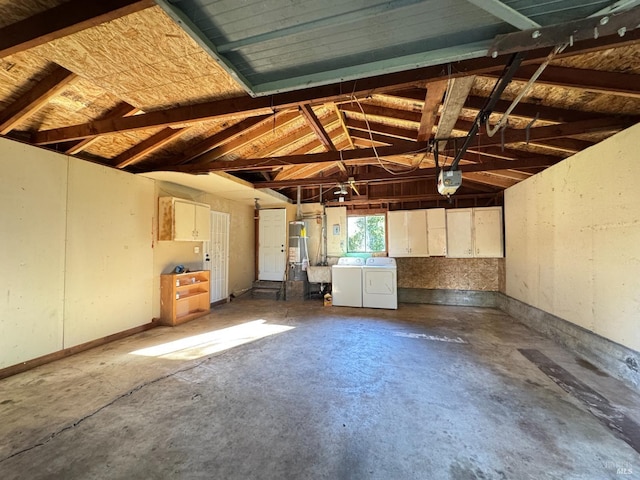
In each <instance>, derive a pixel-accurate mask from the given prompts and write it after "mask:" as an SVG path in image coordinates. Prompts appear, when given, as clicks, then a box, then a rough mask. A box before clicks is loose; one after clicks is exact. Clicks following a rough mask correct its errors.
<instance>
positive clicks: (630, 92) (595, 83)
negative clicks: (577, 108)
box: [489, 65, 640, 98]
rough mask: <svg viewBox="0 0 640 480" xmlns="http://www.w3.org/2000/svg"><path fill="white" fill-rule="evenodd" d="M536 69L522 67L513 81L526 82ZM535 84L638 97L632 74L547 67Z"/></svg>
mask: <svg viewBox="0 0 640 480" xmlns="http://www.w3.org/2000/svg"><path fill="white" fill-rule="evenodd" d="M537 69H538V66H537V65H525V66H522V67H520V68H519V69H518V71H517V72H516V74H515V75H514V77H513V79H514V80H520V81H523V82H527V81H529V79H530V78H531V76H532V75H533V73H534V72H535V71H536V70H537ZM489 76H494V75H489ZM536 83H538V84H546V85H552V86H555V87H565V88H573V89H578V90H586V91H588V92H598V93H608V94H611V95H621V96H625V97H634V98H638V97H640V75H637V74H633V73H620V72H606V71H602V70H587V69H583V68H572V67H557V66H554V65H549V66H547V68H545V70H544V72H542V74H541V75H540V77H538V79H537V80H536Z"/></svg>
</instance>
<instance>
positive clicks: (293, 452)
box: [0, 296, 640, 480]
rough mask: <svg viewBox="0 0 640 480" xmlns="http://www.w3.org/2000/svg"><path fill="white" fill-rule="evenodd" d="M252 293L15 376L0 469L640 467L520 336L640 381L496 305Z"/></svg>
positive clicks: (502, 470)
mask: <svg viewBox="0 0 640 480" xmlns="http://www.w3.org/2000/svg"><path fill="white" fill-rule="evenodd" d="M245 297H247V296H245ZM245 297H242V298H240V299H237V300H235V301H234V302H232V303H230V304H227V305H224V306H221V307H217V308H215V309H214V310H213V313H212V314H211V315H210V316H208V317H204V318H201V319H198V320H195V321H193V322H190V323H188V324H185V325H183V326H180V327H177V328H174V329H172V328H166V327H162V328H157V329H154V330H151V331H148V332H145V333H142V334H139V335H136V336H133V337H130V338H127V339H125V340H122V341H118V342H114V343H112V344H109V345H106V346H104V347H100V348H96V349H93V350H91V351H87V352H84V353H81V354H78V355H76V356H74V357H70V358H67V359H65V360H61V361H58V362H55V363H52V364H49V365H45V366H42V367H39V368H36V369H34V370H32V371H29V372H26V373H23V374H20V375H16V376H14V377H11V378H7V379H4V380H1V381H0V478H1V479H3V480H9V479H18V478H20V479H23V478H29V479H43V478H51V479H53V478H55V479H107V478H109V479H111V478H117V479H154V478H162V479H167V478H171V479H176V478H189V479H192V478H196V479H197V478H202V479H212V478H215V479H251V478H261V479H285V478H291V479H299V478H305V479H316V478H326V479H384V480H390V479H403V480H405V479H456V480H458V479H546V478H552V479H598V480H601V479H609V478H611V479H614V478H615V479H620V478H640V454H639V453H638V452H636V451H635V450H634V449H632V448H631V447H630V446H629V445H628V444H627V443H625V442H624V441H623V440H621V439H619V438H618V437H617V436H616V435H614V433H613V431H612V430H611V429H610V428H608V427H607V426H605V425H604V424H603V423H602V422H601V421H599V420H598V419H597V418H596V417H595V416H594V415H592V414H591V413H590V412H589V410H588V409H587V407H586V406H585V404H584V403H582V402H580V401H579V400H578V399H576V398H574V397H573V396H572V395H570V394H568V393H566V392H565V391H564V390H562V389H561V388H560V387H559V386H558V385H556V383H554V382H553V381H552V380H550V379H549V377H547V376H546V375H545V374H544V373H542V372H541V371H540V370H539V369H538V368H537V367H536V366H535V365H534V364H533V363H531V362H530V361H529V360H527V359H526V358H525V357H524V356H523V355H522V354H521V353H520V352H519V351H518V350H517V349H518V348H532V349H538V350H540V351H541V352H543V353H544V354H545V355H547V356H548V357H549V358H551V359H552V360H553V361H554V362H557V363H558V364H559V365H561V366H562V367H563V368H565V369H566V370H567V371H569V372H571V373H572V374H573V375H575V376H576V377H577V378H579V379H580V380H581V381H582V382H584V383H586V384H588V385H589V386H590V387H591V388H593V389H594V390H596V391H597V392H599V393H600V394H601V395H603V396H604V397H606V398H607V399H608V400H610V401H611V402H612V403H614V404H615V405H616V406H617V408H619V409H620V410H621V411H622V412H623V413H625V414H626V415H628V416H629V417H630V418H632V419H634V420H635V421H636V422H640V418H639V416H640V396H639V395H638V394H636V393H634V392H632V391H630V390H629V389H627V388H626V387H625V386H624V385H622V384H621V383H620V382H619V381H617V380H615V379H613V378H611V377H609V376H607V375H606V374H604V373H603V372H600V371H598V370H597V369H595V368H594V367H593V366H591V365H590V364H589V363H586V362H584V361H582V360H581V359H579V358H576V357H575V356H574V355H572V354H571V353H570V352H568V351H567V350H564V349H562V348H561V347H559V346H558V345H556V344H554V343H553V342H551V341H550V340H548V339H545V338H543V337H541V336H540V335H538V334H536V333H535V332H532V331H531V330H529V329H527V328H526V327H525V326H523V325H522V324H520V323H517V322H515V321H514V320H513V319H512V318H510V317H508V316H507V315H505V314H504V313H502V312H500V311H498V310H494V309H481V308H472V307H444V306H431V305H401V306H400V308H399V310H397V311H386V310H371V309H351V308H340V307H326V308H325V307H323V306H322V305H321V304H320V302H317V301H308V302H304V303H303V302H299V303H294V302H277V303H276V302H272V301H268V300H253V299H251V298H248V297H247V298H245ZM260 320H263V321H264V322H262V321H260ZM255 337H261V338H255ZM242 342H246V343H242ZM462 342H466V343H462ZM132 352H135V353H132Z"/></svg>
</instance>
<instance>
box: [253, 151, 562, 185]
mask: <svg viewBox="0 0 640 480" xmlns="http://www.w3.org/2000/svg"><path fill="white" fill-rule="evenodd" d="M558 161H560V159H558V158H549V157H544V158H537V157H534V158H526V159H520V160H498V159H493V160H487V161H484V162H483V163H475V164H472V163H470V164H467V165H464V166H463V167H462V170H463V173H474V172H488V171H491V170H508V169H514V170H517V169H526V168H538V167H548V166H550V165H554V164H555V163H557V162H558ZM438 173H439V169H436V168H435V167H431V168H421V169H417V170H414V171H411V172H408V173H402V172H399V173H397V174H395V175H394V174H391V173H389V172H386V171H382V170H381V171H378V172H369V173H361V174H356V175H354V181H355V182H356V183H371V182H393V181H394V180H402V179H429V178H436V177H437V175H438ZM337 181H341V180H340V178H339V177H315V178H302V179H295V180H284V181H273V182H255V183H254V186H255V187H256V188H285V187H295V186H298V185H307V186H309V185H329V184H332V183H336V182H337Z"/></svg>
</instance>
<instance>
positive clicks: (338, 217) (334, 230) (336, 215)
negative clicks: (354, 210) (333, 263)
mask: <svg viewBox="0 0 640 480" xmlns="http://www.w3.org/2000/svg"><path fill="white" fill-rule="evenodd" d="M325 212H326V215H327V254H328V255H329V256H331V257H341V256H343V255H344V254H345V253H346V252H347V207H331V208H327V209H325Z"/></svg>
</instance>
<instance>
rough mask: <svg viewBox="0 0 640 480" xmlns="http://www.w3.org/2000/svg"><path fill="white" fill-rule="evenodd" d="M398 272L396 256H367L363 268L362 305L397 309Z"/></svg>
mask: <svg viewBox="0 0 640 480" xmlns="http://www.w3.org/2000/svg"><path fill="white" fill-rule="evenodd" d="M397 272H398V270H397V266H396V259H395V258H390V257H371V258H367V261H366V263H365V266H364V268H363V269H362V306H363V307H369V308H388V309H393V310H395V309H397V308H398V273H397Z"/></svg>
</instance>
